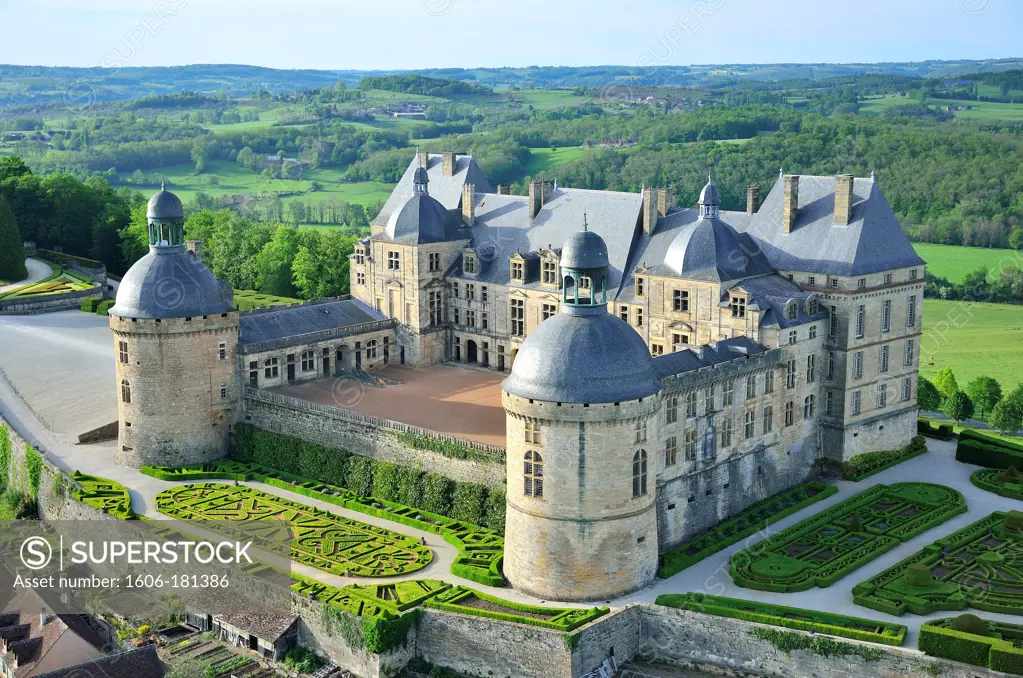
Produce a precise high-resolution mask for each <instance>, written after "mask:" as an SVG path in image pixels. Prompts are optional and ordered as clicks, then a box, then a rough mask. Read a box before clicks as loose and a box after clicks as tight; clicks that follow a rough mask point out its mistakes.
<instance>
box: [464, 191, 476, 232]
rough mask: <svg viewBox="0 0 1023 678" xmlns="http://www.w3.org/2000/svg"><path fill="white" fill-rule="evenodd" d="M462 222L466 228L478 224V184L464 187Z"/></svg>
mask: <svg viewBox="0 0 1023 678" xmlns="http://www.w3.org/2000/svg"><path fill="white" fill-rule="evenodd" d="M462 220H463V221H465V225H466V226H472V225H473V224H475V223H476V184H464V185H463V186H462Z"/></svg>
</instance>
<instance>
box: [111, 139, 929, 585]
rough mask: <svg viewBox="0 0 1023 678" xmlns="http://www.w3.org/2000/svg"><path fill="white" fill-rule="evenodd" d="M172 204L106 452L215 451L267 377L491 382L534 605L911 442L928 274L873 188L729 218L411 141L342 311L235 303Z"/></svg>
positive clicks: (820, 184)
mask: <svg viewBox="0 0 1023 678" xmlns="http://www.w3.org/2000/svg"><path fill="white" fill-rule="evenodd" d="M183 216H184V214H183V210H182V207H181V202H180V201H179V200H178V199H177V197H176V196H174V195H173V194H171V193H169V192H166V191H161V192H160V193H158V194H156V195H155V196H153V198H152V200H151V201H150V204H149V212H148V217H149V224H150V226H149V228H150V244H151V248H150V253H149V254H148V255H147V256H145V257H143V258H142V259H141V260H140V261H139V262H137V263H136V264H135V265H134V266H133V267H132V269H131V270H130V271H129V272H128V273H127V274H126V275H125V276H124V280H123V282H122V283H121V285H120V288H119V290H118V294H117V302H116V305H115V306H114V307H113V308H111V309H110V312H109V313H110V326H111V329H112V330H113V333H114V335H115V337H114V346H115V351H116V355H117V380H118V388H119V395H120V422H121V424H120V439H119V442H118V460H119V461H120V462H121V463H124V464H127V465H131V466H142V465H173V464H195V463H203V462H207V461H211V460H214V459H218V458H220V457H223V456H224V455H225V454H226V453H227V450H228V445H229V440H230V429H231V425H232V424H233V423H235V422H237V421H244V420H245V419H246V417H247V407H248V402H249V397H250V395H251V394H255V393H258V392H261V391H263V390H265V389H268V388H276V387H283V386H286V385H288V384H292V383H299V382H312V381H313V380H316V379H320V378H323V377H332V376H334V375H337V374H364V373H367V371H370V372H371V371H372V370H374V369H375V368H378V367H381V366H383V365H387V364H392V365H407V366H413V367H417V368H430V367H431V366H435V365H438V364H441V363H448V364H455V365H459V366H462V365H464V366H467V367H472V368H474V369H476V370H482V371H484V372H487V371H489V372H490V373H498V374H504V375H506V378H505V379H504V381H503V383H502V387H501V390H502V393H501V397H502V402H503V408H504V412H505V417H506V440H507V442H506V447H505V449H504V453H505V459H506V472H505V480H506V482H507V523H506V531H505V535H506V542H507V546H506V551H505V553H506V555H505V560H504V574H505V576H506V577H507V578H508V579H509V581H510V582H511V583H512V584H513V585H514V586H515V587H516V588H519V589H521V590H523V591H526V592H528V593H531V594H533V595H536V596H539V597H542V598H544V599H565V598H571V599H576V600H578V599H607V598H610V597H612V596H614V595H620V594H623V593H626V592H628V591H631V590H635V589H637V588H639V587H642V586H644V585H646V584H648V583H649V582H650V581H651V580H652V579H653V577H654V574H655V571H656V567H657V560H658V554H659V553H662V552H664V551H665V550H667V549H668V548H671V547H672V546H674V545H677V544H679V543H681V542H682V541H685V540H686V539H688V538H691V537H692V536H694V535H696V534H698V533H700V532H702V531H704V530H706V529H708V528H709V527H711V526H713V525H714V524H716V523H717V522H718V521H720V520H721V519H723V518H725V517H727V516H729V515H733V514H735V513H736V512H738V511H741V510H743V509H744V508H746V507H747V506H749V505H751V504H753V503H755V502H757V501H759V500H761V499H764V498H766V497H768V496H770V495H773V494H775V493H778V492H780V491H782V490H784V489H786V488H788V487H791V486H794V485H796V484H798V483H801V482H803V481H804V480H805V479H806V478H807V477H808V476H809V474H810V473H811V472H812V470H813V468H814V465H815V462H816V460H818V459H819V458H821V457H828V458H832V459H835V460H844V459H848V458H850V457H852V456H854V455H857V454H861V453H864V452H867V451H872V450H879V449H895V448H899V447H902V446H904V445H906V444H908V443H909V441H910V439H911V437H912V436H913V435H915V433H916V414H917V401H916V396H917V394H916V387H917V356H918V352H919V349H920V346H919V342H920V336H921V327H922V308H923V306H922V294H923V286H924V262H923V261H922V260H921V259H920V258H919V257H918V256H917V255H916V253H915V252H914V250H913V248H912V246H911V245H910V243H909V241H908V240H907V238H906V237H905V235H904V234H903V232H902V229H901V228H900V226H899V223H898V221H897V220H896V218H895V215H894V214H893V213H892V211H891V209H890V207H889V206H888V204H887V202H886V201H885V198H884V196H883V195H882V193H881V189H880V186H879V185H878V184H877V182H876V181H875V179H874V177H873V176H871V177H867V178H857V177H853V176H851V175H840V176H837V177H836V176H830V177H828V176H801V175H786V174H784V173H782V174H780V175H779V177H778V180H777V181H776V182H775V184H774V186H773V187H772V188H771V189H770V191H769V192H768V193H767V195H766V197H765V198H764V200H763V201H761V193H760V188H759V187H758V186H749V187H747V206H746V209H745V210H743V211H726V210H722V209H721V206H720V196H719V193H718V189H717V187H716V186H715V185H714V183H713V182H711V181H708V183H707V185H706V186H705V187H704V188H703V191H702V192H701V194H700V199H699V204H698V205H696V206H676V205H674V204H673V200H672V196H671V194H670V193H669V192H668V191H667V190H664V189H658V188H654V187H647V188H644V189H643V190H642V191H641V192H639V193H628V192H614V191H595V190H584V189H573V188H564V187H559V186H558V185H557V182H554V183H551V182H547V181H534V182H532V183H530V185H529V190H528V195H522V196H517V195H509V194H508V193H507V190H506V189H505V188H504V187H498V190H496V191H495V189H494V187H493V185H492V184H491V183H490V181H489V180H488V179H487V177H486V176H485V175H484V173H483V172H482V170H481V169H480V167H479V166H478V165H477V164H476V162H475V161H474V160H473V158H472V157H471V156H465V155H458V154H455V153H444V154H439V155H431V154H426V153H419V154H418V155H417V157H416V159H415V160H414V161H413V162H412V163H411V164H410V166H409V167H408V169H407V170H406V172H405V174H404V176H403V177H402V179H401V181H400V182H399V184H398V186H397V187H396V188H395V189H394V191H393V193H392V194H391V197H390V199H389V200H388V201H387V203H386V204H385V205H384V207H383V209H382V210H381V212H380V214H379V215H378V216H377V218H376V219H375V220H374V221H373V224H372V234H371V235H370V236H369V237H368V238H365V239H364V240H362V241H360V242H358V243H357V244H356V246H355V251H354V253H353V254H352V255H351V258H350V261H349V264H350V270H351V297H350V298H345V299H340V300H330V301H319V302H311V303H307V304H303V305H299V306H294V307H288V308H282V309H268V310H262V311H257V312H252V313H246V314H239V313H238V312H236V311H234V309H233V306H232V294H231V289H230V286H229V285H227V284H226V283H223V282H221V281H217V280H216V279H215V278H214V277H213V275H212V274H211V273H210V272H209V270H208V269H207V268H206V267H205V266H204V265H203V264H202V261H201V257H200V255H199V249H198V247H197V245H196V244H192V243H185V242H184V239H183V229H182V222H183ZM246 394H250V395H246ZM299 433H300V432H299ZM309 433H310V435H312V433H313V432H312V431H310V432H309ZM625 545H629V546H628V548H625V547H624V546H625ZM551 553H556V554H558V555H557V557H556V558H555V557H550V555H549V554H551Z"/></svg>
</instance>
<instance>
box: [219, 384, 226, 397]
mask: <svg viewBox="0 0 1023 678" xmlns="http://www.w3.org/2000/svg"><path fill="white" fill-rule="evenodd" d="M220 399H221V400H227V384H221V385H220Z"/></svg>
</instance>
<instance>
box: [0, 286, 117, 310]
mask: <svg viewBox="0 0 1023 678" xmlns="http://www.w3.org/2000/svg"><path fill="white" fill-rule="evenodd" d="M103 290H104V288H103V287H99V286H97V287H93V288H92V289H88V290H81V291H80V292H65V293H62V294H46V295H39V296H36V297H18V298H16V299H4V300H0V315H35V314H37V313H54V312H56V311H67V310H73V309H77V308H78V307H79V306H81V304H82V302H83V301H85V300H86V299H102V298H103V293H104V292H103Z"/></svg>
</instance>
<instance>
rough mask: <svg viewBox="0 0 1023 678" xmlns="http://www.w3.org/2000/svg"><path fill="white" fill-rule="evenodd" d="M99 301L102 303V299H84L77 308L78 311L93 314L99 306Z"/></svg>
mask: <svg viewBox="0 0 1023 678" xmlns="http://www.w3.org/2000/svg"><path fill="white" fill-rule="evenodd" d="M101 301H103V300H102V299H86V300H85V301H83V302H82V303H81V305H80V306H79V307H78V309H79V310H80V311H84V312H86V313H95V312H96V307H97V306H99V302H101Z"/></svg>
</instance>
